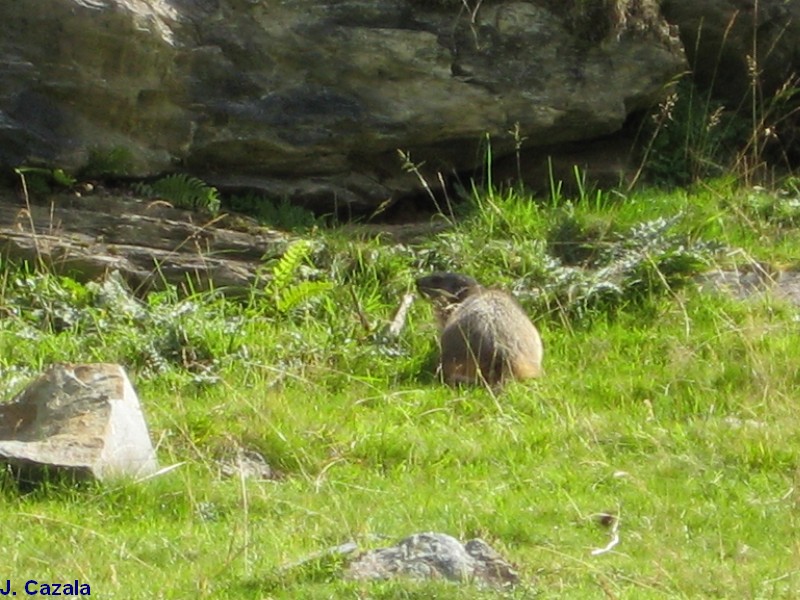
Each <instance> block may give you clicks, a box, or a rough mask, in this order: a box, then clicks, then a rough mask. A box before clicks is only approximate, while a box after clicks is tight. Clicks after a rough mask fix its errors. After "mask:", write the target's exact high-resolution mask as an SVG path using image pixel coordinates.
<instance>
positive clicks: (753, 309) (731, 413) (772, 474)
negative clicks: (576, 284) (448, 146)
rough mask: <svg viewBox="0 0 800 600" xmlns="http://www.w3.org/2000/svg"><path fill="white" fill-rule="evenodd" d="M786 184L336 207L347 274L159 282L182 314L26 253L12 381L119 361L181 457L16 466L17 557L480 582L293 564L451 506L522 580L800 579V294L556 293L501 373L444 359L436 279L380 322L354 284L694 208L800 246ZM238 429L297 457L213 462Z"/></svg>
mask: <svg viewBox="0 0 800 600" xmlns="http://www.w3.org/2000/svg"><path fill="white" fill-rule="evenodd" d="M769 202H770V200H764V199H758V202H755V201H754V200H753V196H752V195H748V193H742V192H733V191H732V190H730V189H726V188H718V189H715V190H705V191H695V192H692V193H675V194H663V193H656V192H652V193H650V194H648V195H646V196H641V195H640V196H637V197H635V198H631V199H627V200H619V199H618V200H614V199H613V198H601V197H597V198H593V199H591V198H588V199H584V200H583V201H581V202H578V203H576V204H575V205H574V206H573V207H572V208H570V209H568V210H566V209H565V207H564V205H563V203H552V204H545V205H542V204H538V205H537V204H532V203H530V202H528V201H527V200H526V199H522V201H520V199H517V198H515V197H514V196H513V195H510V196H506V197H500V196H490V197H488V198H487V197H486V196H482V197H481V199H480V200H479V201H477V203H476V204H477V206H476V208H475V210H474V211H473V212H472V213H471V214H469V215H467V216H465V217H463V218H462V220H461V221H460V225H459V226H458V227H456V228H455V229H454V230H451V231H449V232H447V233H443V234H439V235H438V236H436V237H435V238H433V239H429V240H425V241H423V242H420V243H419V244H416V245H412V246H399V245H398V246H392V245H390V244H382V243H378V242H376V241H372V240H362V241H358V240H353V239H349V240H343V239H342V238H341V237H338V236H336V235H335V234H324V233H320V234H318V235H317V237H319V236H320V235H321V236H322V237H323V239H324V240H325V243H326V248H324V249H321V250H320V249H318V250H317V252H316V253H315V254H314V255H313V257H312V258H311V259H310V262H313V263H314V264H316V265H317V266H318V267H319V268H320V269H322V271H323V272H324V276H325V277H332V278H333V279H334V280H335V281H336V283H337V285H336V286H335V288H334V289H333V290H331V291H329V292H326V293H325V294H319V295H317V296H315V297H314V298H312V301H311V302H309V303H308V304H306V305H302V306H299V307H298V308H297V309H296V310H291V311H287V313H286V314H281V313H279V312H277V311H276V310H275V309H274V296H270V295H269V294H267V295H266V296H265V297H263V298H254V300H253V301H252V302H250V303H249V304H248V305H245V306H243V305H240V304H234V303H232V302H227V301H225V300H222V299H219V298H214V297H209V296H200V297H197V298H193V299H191V301H192V305H191V310H186V311H183V310H179V307H181V306H182V307H184V308H185V307H186V306H187V303H186V301H184V302H183V303H181V302H179V301H178V300H177V299H175V298H172V297H170V295H169V294H164V295H162V296H155V297H153V298H151V299H150V304H151V305H152V306H153V307H157V308H153V309H152V310H153V313H154V314H155V313H159V311H161V312H162V313H164V314H166V315H167V316H166V317H160V318H161V320H160V321H159V320H158V317H153V318H154V319H156V320H155V321H153V323H151V324H150V325H149V326H147V327H141V326H137V325H136V319H133V318H129V319H127V320H126V319H125V318H122V317H120V316H119V314H113V313H114V311H112V310H104V309H102V308H89V306H90V305H92V302H90V301H89V300H87V296H88V295H90V294H88V292H86V290H85V289H84V288H83V287H82V286H69V285H67V287H66V288H64V286H63V285H62V284H60V283H59V282H57V281H56V280H54V279H52V278H50V279H48V280H46V281H44V282H42V281H39V280H37V281H38V283H36V284H33V283H31V284H28V288H31V286H33V289H32V290H31V289H29V291H28V292H25V291H24V290H25V289H27V288H26V287H25V285H23V284H20V283H19V281H16V282H15V278H16V279H17V280H18V279H19V278H20V274H19V273H18V272H15V271H9V270H6V276H5V278H4V280H3V281H4V283H3V287H2V293H1V294H0V304H2V305H4V306H6V307H12V308H13V311H12V312H15V314H16V316H11V317H7V318H4V319H3V320H2V323H0V367H2V379H3V381H4V382H5V384H6V386H10V387H9V388H8V389H9V392H8V393H7V394H6V397H10V390H11V389H15V388H18V387H19V386H20V385H21V383H22V381H23V379H24V376H25V375H26V374H28V373H31V372H35V371H37V370H38V369H40V368H41V367H42V365H44V364H47V363H48V362H50V361H53V360H64V359H72V360H119V361H122V362H124V363H125V364H127V365H128V366H129V367H130V368H131V370H132V372H133V373H134V376H135V379H136V384H137V388H138V391H139V393H140V396H141V397H142V399H143V401H144V403H145V409H146V412H147V416H148V419H149V423H150V427H151V431H152V436H153V438H154V440H157V441H158V444H159V456H160V459H161V462H162V464H165V465H166V464H171V463H177V462H183V463H184V464H183V465H182V466H181V467H179V468H177V469H176V470H174V471H172V472H170V473H169V474H166V475H164V476H162V477H160V478H158V479H155V480H153V481H150V482H147V483H144V484H118V485H111V486H105V487H96V488H93V487H90V488H88V489H80V490H72V489H69V488H65V487H59V486H53V487H49V488H45V489H41V490H39V491H37V492H34V493H32V494H30V495H27V496H20V495H19V494H18V493H17V491H16V490H15V489H14V487H13V485H11V484H9V483H8V482H6V484H5V485H4V487H3V491H2V504H0V520H2V523H3V527H2V528H0V547H3V548H4V549H5V552H4V560H3V566H4V568H3V569H2V570H0V580H3V579H6V578H9V579H12V581H13V582H14V583H15V585H16V587H17V589H18V590H20V592H19V593H21V588H22V584H23V583H24V581H26V580H28V579H37V580H39V581H47V580H56V581H71V580H73V579H75V578H79V579H80V580H81V581H82V582H88V583H90V584H91V586H92V592H93V595H95V596H98V597H101V598H113V597H118V598H153V597H157V598H160V597H163V598H185V597H218V598H228V597H230V598H239V597H253V598H262V597H281V598H301V597H302V598H342V597H358V598H429V597H433V595H434V594H435V595H436V597H453V598H472V597H476V594H477V592H476V591H475V590H473V589H469V588H459V587H455V586H430V585H415V584H409V583H402V584H381V585H372V584H370V585H367V584H355V583H352V582H342V581H340V580H339V577H338V573H339V566H338V565H337V564H336V562H335V561H328V562H326V561H320V562H317V563H311V564H308V565H306V566H304V567H300V568H294V569H281V567H282V566H283V565H288V564H290V563H292V562H293V561H295V560H298V559H300V558H302V557H304V556H307V555H309V554H311V553H313V552H315V551H317V550H320V549H324V548H327V547H331V546H335V545H337V544H339V543H342V542H344V541H347V540H350V539H354V540H356V541H358V542H359V543H360V544H361V545H362V547H375V546H379V545H385V544H387V543H391V542H393V541H395V540H397V539H398V538H401V537H403V536H405V535H407V534H410V533H412V532H417V531H429V530H434V531H442V532H446V533H450V534H452V535H455V536H457V537H460V538H468V537H473V536H481V537H483V538H484V539H486V540H487V541H489V542H490V543H491V544H492V545H493V546H495V548H497V549H498V550H500V551H501V553H503V554H504V555H506V556H508V557H509V558H510V559H512V560H513V561H514V562H516V563H517V564H518V565H519V568H520V572H521V574H522V576H523V577H524V579H525V580H526V581H527V582H529V583H527V584H526V585H524V586H522V587H521V588H520V589H518V590H517V591H516V592H514V593H513V594H511V595H512V596H513V597H530V596H534V595H535V596H536V597H543V598H549V597H552V598H557V597H558V598H560V597H576V598H580V597H587V598H596V597H604V596H605V597H613V598H649V597H652V598H667V597H669V598H676V597H726V598H731V597H747V598H757V597H762V598H774V597H787V598H788V597H795V596H796V595H797V593H798V592H800V571H798V565H800V545H798V538H797V531H799V530H800V511H799V510H798V506H800V492H798V489H800V479H799V478H800V471H798V464H800V463H799V461H798V458H799V457H800V416H798V411H797V410H796V402H797V387H798V379H799V378H800V375H798V370H797V365H798V364H800V349H798V348H800V346H798V344H797V339H798V337H797V336H798V321H797V314H798V313H797V309H796V308H792V307H789V306H786V305H783V304H781V303H779V302H777V301H773V300H769V299H761V300H753V301H748V302H740V301H733V300H731V299H727V298H725V297H721V296H714V295H702V294H699V293H698V292H697V291H696V290H693V289H692V288H691V287H688V288H685V289H682V290H677V289H673V290H671V291H669V290H667V292H666V293H664V294H659V295H652V296H647V297H646V298H645V299H644V301H642V300H641V299H639V300H638V301H636V302H621V303H618V304H617V305H616V308H615V309H614V310H605V309H604V306H605V305H592V306H589V307H588V308H587V309H586V310H583V311H579V312H577V313H575V312H570V311H565V312H562V313H559V311H557V310H554V309H553V308H552V307H553V306H554V305H553V303H550V304H547V306H549V307H550V311H551V312H546V311H544V312H540V314H539V318H538V321H537V323H538V325H539V326H540V328H541V330H542V336H543V338H544V340H545V345H546V370H547V374H546V377H545V378H543V379H542V380H541V381H538V382H534V383H527V384H512V385H510V386H509V387H508V388H507V389H506V390H505V391H504V392H503V393H502V394H500V395H497V396H496V397H495V396H494V395H493V394H491V393H490V392H488V391H487V390H483V389H462V390H457V389H456V390H454V389H447V388H444V387H442V386H441V385H440V384H438V383H437V382H436V381H435V379H434V377H433V376H432V375H431V364H432V353H433V352H435V343H434V338H435V326H434V325H433V321H432V318H431V313H430V308H429V307H428V306H426V305H424V304H422V303H416V304H415V305H414V307H413V309H412V311H411V314H410V317H409V324H408V326H407V328H406V330H405V331H404V333H403V335H402V339H401V340H400V341H399V342H397V343H386V342H381V341H380V340H379V339H377V338H376V337H375V336H373V335H370V334H369V333H368V332H367V331H366V330H365V328H364V327H363V325H362V324H361V322H360V320H359V318H358V316H357V314H356V311H355V310H354V309H353V301H352V300H351V292H350V290H352V291H353V293H355V296H356V297H357V298H358V302H359V306H360V308H361V311H362V312H363V313H364V316H365V317H366V318H367V319H368V320H369V321H370V322H371V323H373V324H380V323H382V322H384V321H385V320H386V319H388V318H390V317H391V313H392V311H393V309H394V307H395V306H396V304H397V303H398V301H399V295H400V294H401V293H402V292H403V291H405V290H406V289H408V287H409V285H410V282H411V278H412V277H413V276H414V275H415V274H416V273H418V272H419V271H420V270H426V269H430V268H434V267H435V268H457V269H460V270H464V271H467V272H471V273H473V274H476V275H477V276H479V278H482V279H484V280H485V281H498V282H500V283H502V284H504V285H507V286H508V287H510V288H524V287H526V286H530V285H535V282H533V283H532V282H531V281H530V277H533V276H532V275H530V274H531V273H534V274H535V273H538V272H539V270H541V269H542V268H544V267H542V266H541V265H542V261H543V258H542V256H544V254H543V253H544V252H545V251H546V250H548V248H549V251H554V252H557V251H558V245H559V244H562V243H568V242H571V236H572V234H569V231H573V230H574V231H573V233H574V235H576V236H579V235H584V234H586V232H587V231H588V232H589V233H590V237H591V241H592V243H593V244H594V245H595V246H597V247H602V246H603V245H604V244H606V243H610V241H609V240H612V239H614V235H613V234H614V232H617V231H625V230H626V229H627V228H628V227H630V226H632V225H635V224H636V223H640V222H643V221H647V220H650V219H654V218H656V217H658V216H671V215H677V214H680V215H682V216H680V217H679V218H678V219H677V220H676V223H675V225H674V230H675V231H677V232H679V233H680V234H681V235H684V236H686V239H687V240H698V239H705V240H716V241H719V242H723V243H725V244H728V245H730V246H735V247H739V248H743V249H744V250H745V251H746V254H749V255H752V256H755V257H758V258H760V259H763V260H772V261H774V262H776V263H778V264H782V265H787V264H790V263H791V261H792V257H796V256H800V244H799V243H798V241H797V240H796V238H793V237H792V235H791V234H792V229H791V228H790V227H789V225H796V223H794V222H785V221H781V220H778V219H776V218H775V217H774V211H772V212H770V211H765V210H764V209H763V206H762V204H769ZM565 214H566V215H567V217H565ZM565 223H566V224H567V225H569V227H571V228H572V229H570V228H569V227H566V228H565V225H564V224H565ZM554 232H561V233H560V234H559V235H560V237H558V235H555V234H554ZM568 234H569V235H568ZM587 235H589V234H587ZM548 236H549V239H550V243H549V246H547V247H545V245H543V242H542V240H543V239H547V238H548ZM509 250H512V251H513V253H512V252H509ZM716 256H718V257H719V258H718V259H719V260H722V261H725V260H731V259H726V258H725V257H724V256H725V255H724V253H722V254H718V255H716ZM736 256H738V257H739V258H741V257H742V256H743V254H741V253H740V254H738V255H736ZM537 269H539V270H537ZM321 274H322V273H321ZM37 286H38V287H37ZM65 290H66V291H65ZM25 294H27V295H25ZM521 297H522V300H523V302H524V303H525V304H526V305H527V306H528V307H529V309H531V310H532V311H533V310H534V309H536V310H539V311H542V305H541V304H540V302H539V300H537V299H536V297H533V296H530V295H528V296H526V295H525V294H522V296H521ZM48 298H49V299H52V301H50V300H47V299H48ZM559 298H561V299H560V300H559V302H560V303H562V306H563V301H564V300H563V296H560V297H559ZM34 304H35V305H37V306H38V308H40V309H42V307H44V308H43V310H42V312H40V313H36V312H35V311H33V310H31V308H30V307H31V305H34ZM95 304H96V303H95ZM70 306H77V307H79V310H78V311H77V316H74V315H73V316H72V317H70V316H69V314H68V315H67V316H68V317H69V318H68V319H67V320H68V321H69V323H68V324H67V325H66V326H64V327H65V331H63V332H61V333H58V334H55V333H52V332H51V331H50V330H49V326H48V324H47V319H46V318H45V317H43V316H42V314H46V313H48V311H50V313H52V312H53V311H58V310H62V311H63V310H64V307H70ZM343 307H344V308H343ZM116 312H117V313H118V312H119V311H116ZM140 322H141V319H140ZM167 330H169V331H168V332H167V333H160V332H164V331H167ZM146 348H149V350H145V349H146ZM176 348H177V350H176ZM186 348H188V349H189V350H191V352H189V355H190V356H191V359H187V358H186V356H187V354H186V352H183V351H182V349H184V350H185V349H186ZM154 357H155V358H154ZM198 364H204V365H206V366H207V367H209V368H210V371H209V372H211V373H212V374H213V377H209V376H207V374H206V376H202V377H200V376H198V375H197V373H198V372H199V371H200V368H199V367H198ZM187 367H188V368H187ZM193 371H194V374H192V372H193ZM234 444H241V445H244V446H247V447H251V448H256V449H258V450H260V451H261V452H263V453H264V455H265V456H266V457H267V459H268V460H269V461H270V462H271V464H273V465H274V466H275V467H276V468H278V469H279V470H280V471H281V472H282V473H283V474H284V477H283V478H282V479H281V480H279V481H276V482H270V483H256V482H247V483H246V484H244V485H243V484H242V482H241V481H238V480H236V479H233V480H231V479H220V478H219V477H218V475H217V470H218V469H217V467H216V464H215V462H214V459H215V458H216V457H218V456H219V455H220V454H222V453H224V452H225V451H226V449H229V448H231V447H232V446H233V445H234ZM606 511H611V512H614V513H617V514H619V516H620V523H619V535H620V539H621V541H620V543H619V545H618V546H616V548H614V550H613V551H612V552H608V553H606V554H603V555H600V556H592V555H591V553H590V552H591V550H592V549H594V548H600V547H603V546H605V545H606V544H607V543H608V541H609V539H610V537H611V532H610V531H609V529H607V528H605V527H604V526H603V525H601V524H600V523H599V522H598V517H597V515H598V513H602V512H606ZM432 588H433V589H432ZM487 595H493V594H491V593H487Z"/></svg>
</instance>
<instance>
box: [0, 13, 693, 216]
mask: <svg viewBox="0 0 800 600" xmlns="http://www.w3.org/2000/svg"><path fill="white" fill-rule="evenodd" d="M464 4H465V3H463V2H460V1H450V2H421V1H410V0H293V1H292V2H273V1H270V2H258V1H246V0H181V1H175V0H173V1H167V0H40V1H38V2H35V3H31V2H19V1H18V0H0V14H2V15H3V19H2V20H0V164H5V165H12V166H13V165H19V164H31V163H35V162H39V161H41V162H45V163H49V164H52V165H57V166H61V167H66V168H70V169H78V168H81V167H85V166H87V165H88V166H89V170H90V171H103V170H111V171H117V172H119V171H125V172H127V173H129V174H132V175H146V174H153V173H156V172H161V171H167V170H173V169H175V168H178V167H180V168H182V169H188V170H190V171H193V172H195V173H196V174H198V175H200V176H201V177H203V178H205V179H206V180H208V181H210V182H211V183H214V184H216V185H220V186H228V187H231V188H241V187H249V188H258V189H262V190H264V191H266V192H267V193H268V194H270V195H272V196H275V197H288V198H291V199H294V200H297V201H302V202H304V203H306V204H309V205H316V206H324V207H325V208H327V209H333V208H339V209H342V208H348V207H350V208H359V207H360V208H365V207H368V206H373V207H374V206H375V205H377V204H378V203H382V202H384V201H386V200H387V199H396V198H398V197H400V196H402V195H403V194H405V193H409V192H412V191H414V190H415V189H417V188H418V186H419V185H420V184H419V182H418V180H417V178H416V176H415V175H413V174H410V173H403V172H402V171H401V169H400V161H399V159H398V156H397V150H398V149H403V150H408V151H410V152H411V158H412V160H413V161H415V162H422V161H424V162H425V163H426V165H425V168H426V169H427V170H428V172H432V171H434V170H436V169H451V168H452V169H470V168H473V167H475V166H477V165H479V164H481V163H482V161H483V160H484V156H483V151H482V150H481V148H480V147H479V145H480V143H481V140H482V139H483V136H484V134H487V133H488V134H490V135H491V136H492V149H493V155H494V156H501V155H504V154H510V153H513V152H514V149H515V141H514V139H513V137H512V136H511V135H510V134H509V133H508V132H509V130H512V129H513V128H514V126H515V124H519V132H520V135H521V136H522V137H524V138H526V139H525V144H527V145H529V146H538V145H542V144H555V143H559V142H566V141H574V140H582V139H587V138H592V137H596V136H600V135H604V134H608V133H611V132H614V131H617V130H618V129H620V127H621V126H622V124H623V122H624V121H625V119H626V117H627V116H628V115H629V114H630V113H631V112H632V111H634V110H636V109H640V108H642V107H644V106H647V105H649V104H650V103H651V102H652V101H653V99H654V98H657V97H658V96H659V95H660V94H661V93H662V87H663V85H664V84H665V83H666V82H667V81H669V80H670V79H672V78H673V76H674V75H675V74H676V73H678V72H680V71H682V70H683V69H685V60H684V55H683V50H682V47H681V44H680V42H679V41H678V40H677V36H676V35H675V34H674V32H673V31H672V30H671V29H669V27H668V26H667V25H666V22H665V21H663V19H661V17H660V15H659V13H658V6H657V0H640V1H637V2H621V3H620V2H614V3H607V2H590V3H587V2H574V3H573V2H569V3H568V2H564V3H560V2H552V1H551V0H532V1H491V2H490V1H486V2H480V1H478V2H473V1H472V0H469V2H467V3H466V4H467V5H468V6H470V7H471V10H469V11H467V10H466V9H465V6H464ZM581 11H583V12H581Z"/></svg>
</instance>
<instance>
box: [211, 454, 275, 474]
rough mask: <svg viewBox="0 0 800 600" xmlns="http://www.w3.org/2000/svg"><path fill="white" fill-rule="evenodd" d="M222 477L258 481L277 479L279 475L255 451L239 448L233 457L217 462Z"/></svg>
mask: <svg viewBox="0 0 800 600" xmlns="http://www.w3.org/2000/svg"><path fill="white" fill-rule="evenodd" d="M217 464H218V465H219V471H220V475H222V476H223V477H240V478H242V479H254V480H256V481H269V480H271V479H276V478H277V474H276V473H275V471H273V470H272V467H270V466H269V464H268V463H267V460H266V459H265V458H264V457H263V456H262V455H261V454H260V453H259V452H256V451H255V450H245V449H244V448H237V449H236V452H235V454H234V455H233V456H229V457H226V458H223V459H221V460H219V461H218V462H217Z"/></svg>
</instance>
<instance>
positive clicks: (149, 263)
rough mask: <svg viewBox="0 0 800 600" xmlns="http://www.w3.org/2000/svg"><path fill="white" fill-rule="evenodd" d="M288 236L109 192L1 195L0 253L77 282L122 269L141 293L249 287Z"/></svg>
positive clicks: (239, 290)
mask: <svg viewBox="0 0 800 600" xmlns="http://www.w3.org/2000/svg"><path fill="white" fill-rule="evenodd" d="M286 244H287V238H286V236H285V235H283V234H281V233H278V232H275V231H271V230H268V229H266V228H263V227H258V226H256V225H255V224H254V223H253V222H252V221H250V220H248V219H246V218H244V217H232V216H220V217H216V218H211V217H208V216H203V215H201V214H198V213H193V212H191V211H188V210H181V209H176V208H171V207H170V206H168V205H166V203H165V202H152V201H146V200H140V199H136V198H125V197H119V196H112V195H108V194H98V195H94V196H84V197H81V198H78V197H75V196H74V195H71V194H66V193H65V194H62V195H56V196H52V197H51V198H50V202H49V203H47V204H30V205H27V206H26V205H25V204H23V203H22V202H20V201H17V200H11V199H9V198H5V199H4V198H1V197H0V256H4V257H7V258H10V259H11V260H14V261H17V262H19V261H28V262H30V263H31V264H39V263H44V264H46V265H47V266H48V267H49V268H50V269H51V270H52V271H54V272H56V273H60V274H64V275H69V276H72V277H74V278H75V279H78V280H80V281H88V280H93V279H96V278H98V277H101V276H103V275H105V274H106V273H109V272H112V271H118V272H119V273H120V275H122V277H123V279H124V280H125V281H126V283H128V285H129V286H130V287H131V288H132V289H133V290H134V291H135V292H136V293H138V294H141V293H143V292H146V291H148V290H150V289H152V288H156V289H158V288H163V287H164V286H165V285H176V286H179V287H180V286H187V285H189V286H191V288H193V289H207V288H210V287H213V288H215V289H220V290H223V291H226V292H227V293H229V294H234V295H235V294H237V293H246V291H247V290H249V288H250V286H251V285H252V284H253V282H254V281H255V280H256V277H257V274H256V270H257V269H258V266H259V265H260V264H261V261H262V259H263V258H264V257H270V256H280V255H281V254H282V252H283V250H284V249H285V247H286Z"/></svg>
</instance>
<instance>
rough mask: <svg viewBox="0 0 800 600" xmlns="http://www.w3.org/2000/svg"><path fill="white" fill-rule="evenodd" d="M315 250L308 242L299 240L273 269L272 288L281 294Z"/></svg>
mask: <svg viewBox="0 0 800 600" xmlns="http://www.w3.org/2000/svg"><path fill="white" fill-rule="evenodd" d="M312 249H313V247H312V245H311V242H310V241H308V240H297V241H295V242H293V243H292V244H291V245H290V246H289V247H288V248H287V249H286V252H284V253H283V256H282V257H281V258H280V260H279V261H278V262H277V263H276V264H275V266H274V267H273V268H272V282H271V284H270V287H272V288H273V289H274V290H276V291H278V292H280V290H283V289H285V288H287V287H288V286H289V284H291V283H292V280H293V279H294V277H295V275H296V274H297V271H298V270H299V268H300V265H302V264H303V263H304V262H305V261H306V260H307V259H308V257H309V256H311V250H312Z"/></svg>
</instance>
